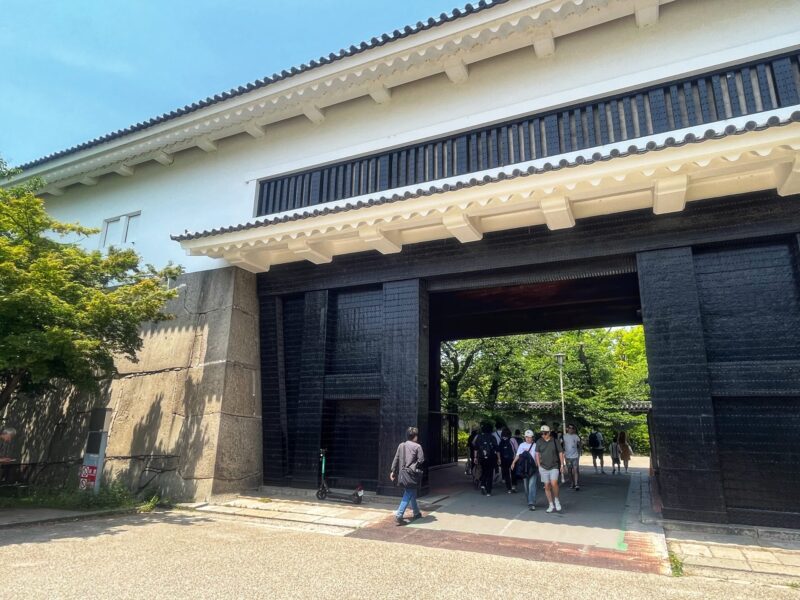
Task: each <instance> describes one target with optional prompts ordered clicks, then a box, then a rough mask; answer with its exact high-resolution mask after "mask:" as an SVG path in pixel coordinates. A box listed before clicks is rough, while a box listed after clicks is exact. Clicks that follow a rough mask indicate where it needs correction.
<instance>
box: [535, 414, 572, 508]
mask: <svg viewBox="0 0 800 600" xmlns="http://www.w3.org/2000/svg"><path fill="white" fill-rule="evenodd" d="M536 463H537V464H538V465H539V477H541V478H542V483H544V493H545V495H546V496H547V501H548V503H549V506H548V507H547V511H546V512H548V513H551V512H553V510H555V511H556V512H561V500H560V499H559V495H558V494H559V490H558V475H559V473H560V472H561V471H562V470H563V469H564V464H565V462H564V450H563V448H562V447H561V443H560V442H559V441H558V440H557V439H555V438H554V437H553V436H552V434H551V431H550V428H549V427H548V426H547V425H542V437H541V438H539V441H537V442H536Z"/></svg>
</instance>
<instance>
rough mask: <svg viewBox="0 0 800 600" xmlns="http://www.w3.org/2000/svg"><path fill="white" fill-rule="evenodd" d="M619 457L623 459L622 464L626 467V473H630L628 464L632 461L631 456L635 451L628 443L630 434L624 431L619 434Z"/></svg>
mask: <svg viewBox="0 0 800 600" xmlns="http://www.w3.org/2000/svg"><path fill="white" fill-rule="evenodd" d="M618 443H619V457H620V458H621V459H622V464H623V465H624V466H625V472H626V473H627V472H628V463H629V462H630V460H631V454H632V453H633V450H632V449H631V445H630V444H629V443H628V434H627V433H625V432H624V431H620V432H619V440H618Z"/></svg>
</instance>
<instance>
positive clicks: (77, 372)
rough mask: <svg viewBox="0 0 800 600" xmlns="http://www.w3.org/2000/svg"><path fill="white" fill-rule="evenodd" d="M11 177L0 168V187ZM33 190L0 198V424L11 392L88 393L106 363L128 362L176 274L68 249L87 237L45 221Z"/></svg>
mask: <svg viewBox="0 0 800 600" xmlns="http://www.w3.org/2000/svg"><path fill="white" fill-rule="evenodd" d="M15 173H16V172H14V171H12V170H10V169H8V168H7V165H6V163H5V162H4V161H3V160H2V159H0V180H3V181H4V180H7V179H8V178H9V177H10V176H12V175H14V174H15ZM40 187H41V181H36V180H34V181H32V182H29V183H26V184H24V185H17V186H9V187H6V188H0V414H2V412H3V409H4V408H5V406H6V405H7V404H8V403H9V401H10V400H11V398H12V397H13V396H14V395H15V394H16V393H17V392H19V391H37V390H42V389H44V388H47V387H50V386H52V384H53V383H54V382H57V381H61V382H66V383H69V384H72V385H74V386H75V387H76V388H77V389H79V390H86V391H96V390H97V389H98V384H99V382H100V381H102V380H104V379H108V378H109V377H111V376H112V375H113V374H114V372H115V369H114V357H115V356H124V357H127V358H129V359H131V360H136V352H137V351H138V350H139V349H140V348H141V346H142V340H141V337H140V335H139V326H140V324H141V322H143V321H160V320H164V319H169V318H170V315H167V314H165V313H164V312H163V308H164V304H165V302H166V301H167V300H169V299H170V298H174V297H175V296H176V294H177V292H176V290H170V289H168V286H167V285H165V283H167V282H168V281H169V279H170V278H172V277H176V276H177V275H179V274H180V272H181V269H180V268H179V267H175V266H172V265H171V264H170V265H167V267H166V268H164V269H162V270H160V271H157V270H156V269H155V268H154V267H152V266H151V265H146V266H140V258H139V256H138V255H137V254H136V253H135V252H134V251H133V250H118V249H114V248H112V249H110V250H109V251H108V253H107V254H105V255H104V254H102V253H101V252H99V251H87V250H85V249H83V248H81V247H80V246H79V245H78V243H77V242H78V241H80V240H81V239H83V238H84V237H85V236H88V235H91V234H94V233H97V230H94V229H89V228H86V227H82V226H81V225H78V224H77V223H61V222H59V221H57V220H55V219H53V218H52V217H50V216H49V215H48V214H47V212H46V211H45V208H44V204H43V202H42V201H41V200H40V199H39V198H37V197H36V191H37V189H39V188H40Z"/></svg>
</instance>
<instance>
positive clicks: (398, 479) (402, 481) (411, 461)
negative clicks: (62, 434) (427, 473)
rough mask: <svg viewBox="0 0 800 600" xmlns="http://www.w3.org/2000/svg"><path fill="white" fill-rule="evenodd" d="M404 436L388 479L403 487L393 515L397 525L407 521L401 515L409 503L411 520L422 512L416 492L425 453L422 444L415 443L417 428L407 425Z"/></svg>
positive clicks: (417, 436)
mask: <svg viewBox="0 0 800 600" xmlns="http://www.w3.org/2000/svg"><path fill="white" fill-rule="evenodd" d="M406 438H407V440H406V441H405V442H403V443H402V444H400V445H399V446H398V447H397V452H395V455H394V460H393V461H392V470H391V472H390V473H389V479H391V480H392V481H394V482H395V483H396V484H397V485H399V486H400V487H402V488H403V499H402V500H400V506H398V507H397V512H396V513H395V515H394V520H395V521H396V522H397V524H398V525H405V524H406V523H408V521H406V520H405V519H404V518H403V515H404V514H405V512H406V508H408V506H409V504H410V505H411V520H412V521H415V520H417V519H421V518H422V512H421V511H420V510H419V506H418V505H417V493H418V492H419V485H420V483H421V482H422V464H423V463H424V462H425V454H424V453H423V452H422V446H420V445H419V444H418V443H417V439H418V438H419V429H417V428H416V427H409V428H408V430H407V431H406Z"/></svg>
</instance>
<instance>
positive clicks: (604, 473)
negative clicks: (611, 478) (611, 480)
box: [600, 471, 608, 475]
mask: <svg viewBox="0 0 800 600" xmlns="http://www.w3.org/2000/svg"><path fill="white" fill-rule="evenodd" d="M600 474H601V475H608V473H606V472H605V471H600Z"/></svg>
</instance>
